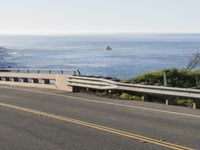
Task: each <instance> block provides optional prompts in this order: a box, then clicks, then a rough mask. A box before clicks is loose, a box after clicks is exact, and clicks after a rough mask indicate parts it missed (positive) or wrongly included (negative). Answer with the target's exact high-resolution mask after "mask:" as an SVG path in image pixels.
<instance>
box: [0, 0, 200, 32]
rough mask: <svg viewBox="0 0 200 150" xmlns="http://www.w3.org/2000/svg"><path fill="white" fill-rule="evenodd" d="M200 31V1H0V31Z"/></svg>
mask: <svg viewBox="0 0 200 150" xmlns="http://www.w3.org/2000/svg"><path fill="white" fill-rule="evenodd" d="M107 32H108V33H110V32H111V33H112V32H167V33H168V32H184V33H186V32H190V33H191V32H194V33H197V32H199V33H200V0H0V34H71V33H107Z"/></svg>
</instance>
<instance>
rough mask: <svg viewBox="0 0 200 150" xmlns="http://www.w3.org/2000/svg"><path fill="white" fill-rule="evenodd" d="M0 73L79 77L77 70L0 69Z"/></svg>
mask: <svg viewBox="0 0 200 150" xmlns="http://www.w3.org/2000/svg"><path fill="white" fill-rule="evenodd" d="M0 72H17V73H44V74H65V73H71V74H73V75H81V73H80V71H79V70H77V69H42V68H35V69H29V68H0Z"/></svg>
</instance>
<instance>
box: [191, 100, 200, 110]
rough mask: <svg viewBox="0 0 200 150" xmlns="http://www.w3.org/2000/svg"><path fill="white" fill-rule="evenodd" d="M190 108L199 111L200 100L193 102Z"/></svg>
mask: <svg viewBox="0 0 200 150" xmlns="http://www.w3.org/2000/svg"><path fill="white" fill-rule="evenodd" d="M192 108H194V109H199V108H200V100H199V99H195V100H193V106H192Z"/></svg>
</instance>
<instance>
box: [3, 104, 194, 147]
mask: <svg viewBox="0 0 200 150" xmlns="http://www.w3.org/2000/svg"><path fill="white" fill-rule="evenodd" d="M0 106H2V107H6V108H11V109H16V110H20V111H24V112H28V113H32V114H37V115H42V116H45V117H49V118H53V119H56V120H62V121H65V122H70V123H73V124H78V125H82V126H86V127H89V128H93V129H97V130H101V131H104V132H109V133H113V134H116V135H120V136H124V137H128V138H132V139H136V140H141V141H144V142H148V143H151V144H155V145H159V146H163V147H167V148H171V149H175V150H193V149H191V148H188V147H184V146H180V145H176V144H172V143H168V142H165V141H160V140H156V139H153V138H150V137H146V136H141V135H138V134H134V133H130V132H126V131H122V130H117V129H114V128H109V127H105V126H102V125H97V124H94V123H89V122H85V121H81V120H77V119H72V118H68V117H64V116H60V115H55V114H50V113H47V112H42V111H38V110H33V109H29V108H25V107H20V106H16V105H11V104H6V103H0Z"/></svg>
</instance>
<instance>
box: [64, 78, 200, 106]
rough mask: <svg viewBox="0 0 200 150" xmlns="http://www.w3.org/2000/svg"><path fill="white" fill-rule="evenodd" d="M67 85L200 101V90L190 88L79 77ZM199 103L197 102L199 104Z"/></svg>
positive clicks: (68, 80) (70, 80) (72, 79)
mask: <svg viewBox="0 0 200 150" xmlns="http://www.w3.org/2000/svg"><path fill="white" fill-rule="evenodd" d="M67 84H68V85H69V86H75V87H85V88H91V89H99V90H123V91H133V92H140V93H144V94H145V93H147V94H160V95H168V96H176V97H187V98H194V99H200V90H198V89H190V88H174V87H163V86H151V85H139V84H128V83H121V82H115V81H111V80H107V79H100V78H88V77H77V76H68V78H67ZM199 101H200V100H199ZM199 101H197V102H198V103H199ZM166 103H167V102H166ZM195 105H196V104H195ZM195 107H196V106H195Z"/></svg>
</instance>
